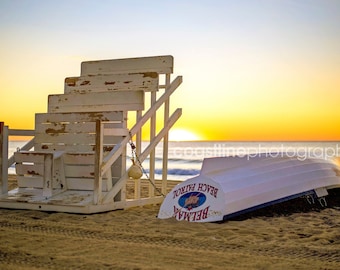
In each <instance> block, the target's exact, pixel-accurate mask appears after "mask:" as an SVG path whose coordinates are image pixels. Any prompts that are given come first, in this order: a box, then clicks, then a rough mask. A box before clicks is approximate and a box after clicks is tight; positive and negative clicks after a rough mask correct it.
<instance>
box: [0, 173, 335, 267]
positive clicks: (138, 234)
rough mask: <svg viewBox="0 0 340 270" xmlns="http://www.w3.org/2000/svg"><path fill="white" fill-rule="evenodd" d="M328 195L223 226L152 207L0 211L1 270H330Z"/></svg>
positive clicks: (332, 231) (332, 222)
mask: <svg viewBox="0 0 340 270" xmlns="http://www.w3.org/2000/svg"><path fill="white" fill-rule="evenodd" d="M9 184H10V186H11V187H13V186H15V183H14V182H13V177H10V183H9ZM332 196H333V199H332V200H333V201H331V205H330V207H329V208H325V209H320V208H319V207H314V208H313V207H312V206H311V207H310V208H309V209H306V208H303V209H302V208H301V209H298V210H297V211H295V210H289V209H287V208H284V209H283V208H277V209H269V210H268V211H267V212H266V210H262V212H259V213H256V214H253V215H250V216H247V217H241V218H239V219H238V220H232V221H228V222H223V223H188V222H185V221H184V222H178V221H176V220H175V219H165V220H160V219H157V217H156V215H157V213H158V210H159V205H153V206H145V207H136V208H131V209H128V210H119V211H111V212H107V213H101V214H93V215H80V214H68V213H48V212H39V211H28V210H9V209H0V213H1V214H0V239H1V241H0V269H308V270H311V269H334V270H337V269H340V204H339V193H334V194H333V195H332ZM287 207H288V206H287ZM280 209H282V210H285V211H281V212H280V211H278V210H280Z"/></svg>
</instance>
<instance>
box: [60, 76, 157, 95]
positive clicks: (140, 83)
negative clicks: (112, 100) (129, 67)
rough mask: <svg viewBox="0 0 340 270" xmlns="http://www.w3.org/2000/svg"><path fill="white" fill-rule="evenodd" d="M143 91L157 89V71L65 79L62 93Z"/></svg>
mask: <svg viewBox="0 0 340 270" xmlns="http://www.w3.org/2000/svg"><path fill="white" fill-rule="evenodd" d="M139 90H140V91H144V92H151V91H157V90H158V73H156V72H144V73H129V74H105V75H96V76H93V75H90V76H80V77H69V78H66V79H65V87H64V93H65V94H69V93H82V94H84V93H92V92H105V91H139Z"/></svg>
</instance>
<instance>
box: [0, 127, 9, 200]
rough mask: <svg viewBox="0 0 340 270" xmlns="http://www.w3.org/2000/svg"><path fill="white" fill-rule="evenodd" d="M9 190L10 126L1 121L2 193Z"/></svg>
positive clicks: (0, 184) (0, 176)
mask: <svg viewBox="0 0 340 270" xmlns="http://www.w3.org/2000/svg"><path fill="white" fill-rule="evenodd" d="M7 192H8V126H5V123H4V122H0V194H5V193H7Z"/></svg>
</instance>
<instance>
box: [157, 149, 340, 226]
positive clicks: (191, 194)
mask: <svg viewBox="0 0 340 270" xmlns="http://www.w3.org/2000/svg"><path fill="white" fill-rule="evenodd" d="M336 187H340V175H339V167H337V165H335V164H334V163H332V162H330V161H326V160H321V159H305V160H298V159H297V158H292V157H288V156H280V157H261V156H259V157H249V156H243V157H223V158H208V159H205V160H204V161H203V165H202V170H201V173H200V175H199V176H197V177H194V178H191V179H189V180H187V181H184V182H183V183H181V184H179V185H177V186H176V187H174V188H173V190H172V191H171V192H170V193H169V194H168V195H167V196H166V198H165V199H164V201H163V203H162V205H161V207H160V210H159V214H158V217H159V218H161V219H164V218H171V217H173V218H176V219H177V220H187V221H190V222H214V221H221V220H225V219H228V218H231V217H233V216H236V215H239V214H242V213H245V212H249V211H251V210H254V209H258V208H261V207H264V206H267V205H272V204H276V203H279V202H282V201H286V200H290V199H293V198H296V197H300V196H303V195H312V196H314V197H316V198H320V197H324V196H326V195H327V194H328V192H327V190H328V189H331V188H336Z"/></svg>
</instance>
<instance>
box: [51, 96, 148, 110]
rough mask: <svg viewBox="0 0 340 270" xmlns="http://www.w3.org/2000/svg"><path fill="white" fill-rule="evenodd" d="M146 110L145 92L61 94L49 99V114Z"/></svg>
mask: <svg viewBox="0 0 340 270" xmlns="http://www.w3.org/2000/svg"><path fill="white" fill-rule="evenodd" d="M143 109H144V92H143V91H133V92H131V91H128V92H124V91H116V92H99V93H88V94H61V95H50V96H49V97H48V112H50V113H57V112H104V111H135V110H143Z"/></svg>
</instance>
